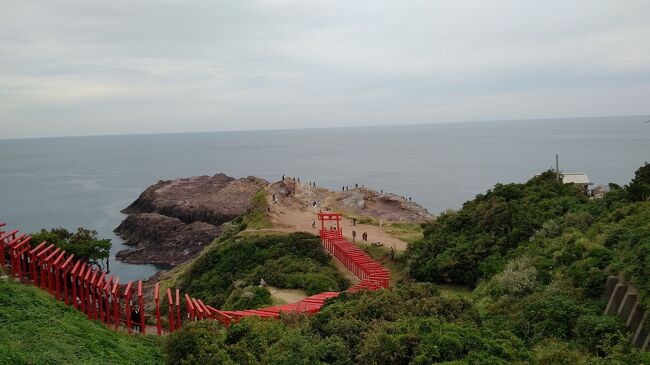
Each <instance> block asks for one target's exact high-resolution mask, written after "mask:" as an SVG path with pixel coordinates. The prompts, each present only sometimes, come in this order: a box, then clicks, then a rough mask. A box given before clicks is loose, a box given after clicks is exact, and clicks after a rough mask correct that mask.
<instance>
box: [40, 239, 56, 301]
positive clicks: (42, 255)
mask: <svg viewBox="0 0 650 365" xmlns="http://www.w3.org/2000/svg"><path fill="white" fill-rule="evenodd" d="M53 249H54V245H49V246H47V248H45V249H44V250H42V251H41V252H39V253H38V255H36V259H37V261H38V262H37V264H38V267H39V268H40V271H41V289H43V290H45V289H46V288H47V281H46V280H47V279H46V277H45V269H46V268H47V263H46V262H45V258H47V256H48V255H49V252H50V251H51V250H53Z"/></svg>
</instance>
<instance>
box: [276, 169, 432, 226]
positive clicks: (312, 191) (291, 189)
mask: <svg viewBox="0 0 650 365" xmlns="http://www.w3.org/2000/svg"><path fill="white" fill-rule="evenodd" d="M269 192H270V193H272V194H273V195H274V196H275V197H276V198H278V199H283V200H287V199H288V200H292V201H293V203H297V204H303V203H304V204H306V205H309V204H312V203H313V202H318V204H319V207H320V208H323V209H327V208H329V209H332V210H335V211H342V212H350V213H353V214H357V215H360V216H365V217H373V218H376V219H382V220H385V221H389V222H414V223H425V222H430V221H432V220H434V219H435V217H434V216H433V215H432V214H431V213H429V211H427V210H426V209H425V208H424V207H422V206H421V205H419V204H418V203H416V202H414V201H410V200H408V199H407V198H405V197H402V196H399V195H396V194H393V193H387V192H378V191H376V190H372V189H369V188H366V187H354V188H350V189H349V190H347V189H346V190H345V191H330V190H328V189H324V188H319V187H313V186H309V185H308V184H305V183H298V182H296V181H295V180H292V179H285V180H284V181H279V182H276V183H274V184H272V185H271V186H270V188H269Z"/></svg>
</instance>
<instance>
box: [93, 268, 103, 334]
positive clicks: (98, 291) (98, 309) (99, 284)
mask: <svg viewBox="0 0 650 365" xmlns="http://www.w3.org/2000/svg"><path fill="white" fill-rule="evenodd" d="M100 272H101V273H102V274H101V275H100V276H99V279H97V281H96V282H95V295H96V298H97V305H96V306H95V320H98V319H100V317H101V321H102V322H104V300H103V298H102V291H103V289H104V284H105V282H104V278H105V277H106V273H105V272H103V271H100Z"/></svg>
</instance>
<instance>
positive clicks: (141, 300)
mask: <svg viewBox="0 0 650 365" xmlns="http://www.w3.org/2000/svg"><path fill="white" fill-rule="evenodd" d="M138 302H139V304H140V328H141V329H140V331H141V332H142V334H143V335H144V334H145V323H144V297H143V296H142V280H138Z"/></svg>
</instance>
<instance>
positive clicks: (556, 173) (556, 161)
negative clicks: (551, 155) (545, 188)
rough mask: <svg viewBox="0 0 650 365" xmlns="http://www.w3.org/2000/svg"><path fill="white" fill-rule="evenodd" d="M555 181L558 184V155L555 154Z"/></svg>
mask: <svg viewBox="0 0 650 365" xmlns="http://www.w3.org/2000/svg"><path fill="white" fill-rule="evenodd" d="M555 179H556V180H557V183H558V184H559V183H560V155H558V154H557V153H556V154H555Z"/></svg>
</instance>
